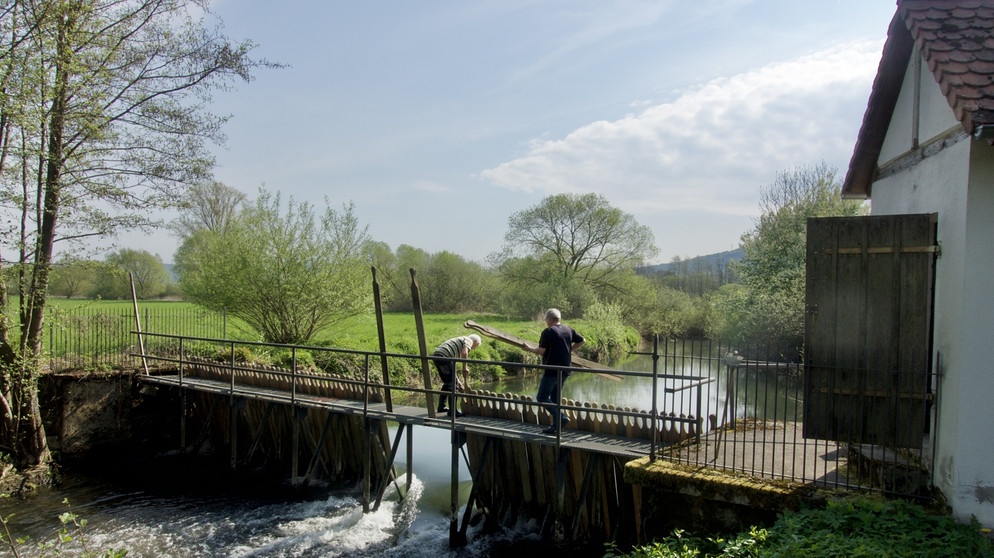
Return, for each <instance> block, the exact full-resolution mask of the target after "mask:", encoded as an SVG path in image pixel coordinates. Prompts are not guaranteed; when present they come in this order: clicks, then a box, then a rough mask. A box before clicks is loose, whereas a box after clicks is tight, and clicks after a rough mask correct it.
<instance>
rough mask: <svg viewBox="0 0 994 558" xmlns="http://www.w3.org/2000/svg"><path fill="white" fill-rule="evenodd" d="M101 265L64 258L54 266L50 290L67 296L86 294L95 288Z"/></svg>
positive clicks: (55, 293) (52, 292) (54, 293)
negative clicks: (97, 271) (98, 269)
mask: <svg viewBox="0 0 994 558" xmlns="http://www.w3.org/2000/svg"><path fill="white" fill-rule="evenodd" d="M99 266H100V264H99V262H93V261H87V260H76V259H73V258H71V257H66V258H63V259H62V260H60V261H59V262H58V263H56V264H54V265H53V267H52V279H51V283H50V288H49V292H50V293H51V294H53V295H57V296H64V297H66V298H73V297H77V296H82V295H84V294H86V293H87V292H89V291H90V290H91V289H92V288H93V285H94V283H95V281H96V275H97V273H96V270H97V268H98V267H99Z"/></svg>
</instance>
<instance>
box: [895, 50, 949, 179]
mask: <svg viewBox="0 0 994 558" xmlns="http://www.w3.org/2000/svg"><path fill="white" fill-rule="evenodd" d="M916 56H918V51H917V50H916V51H915V52H913V53H912V56H911V58H912V60H914V58H915V57H916ZM920 80H921V83H920V84H919V85H918V145H927V144H929V143H930V142H932V141H933V140H934V139H936V138H937V137H941V136H943V135H945V134H946V133H947V132H949V131H950V130H956V129H959V126H960V124H959V122H958V121H957V120H956V117H955V116H954V115H953V111H952V109H950V108H949V102H948V101H947V100H946V98H945V96H944V95H943V94H942V90H941V89H940V88H939V84H938V82H936V81H935V79H934V78H933V77H932V74H931V72H930V71H929V69H928V66H927V65H925V63H924V62H922V68H921V74H920ZM914 87H915V69H914V66H913V64H911V63H909V64H908V67H907V69H906V70H905V71H904V82H903V83H902V85H901V93H900V94H899V95H898V97H897V102H896V103H895V105H894V114H893V116H891V120H890V126H889V127H888V129H887V135H886V136H884V143H883V145H882V146H881V148H880V157H879V159H878V160H877V162H878V164H879V165H880V166H881V167H883V166H886V165H887V163H888V162H890V161H892V160H894V159H896V158H898V157H900V156H902V155H904V154H906V153H907V152H908V151H909V150H911V149H913V148H914V147H915V145H914V121H915V110H914V108H915V102H914V101H915V96H914Z"/></svg>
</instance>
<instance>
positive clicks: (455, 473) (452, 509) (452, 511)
mask: <svg viewBox="0 0 994 558" xmlns="http://www.w3.org/2000/svg"><path fill="white" fill-rule="evenodd" d="M450 408H451V409H453V410H455V408H456V406H455V400H453V401H452V406H451V407H450ZM449 434H450V438H449V439H450V441H451V442H452V486H451V490H450V491H449V495H450V496H451V498H450V501H449V548H458V547H461V546H466V534H465V533H461V532H460V531H459V515H458V511H459V446H460V443H459V438H460V433H459V432H456V431H455V430H452V431H450V432H449ZM462 436H465V434H463V435H462Z"/></svg>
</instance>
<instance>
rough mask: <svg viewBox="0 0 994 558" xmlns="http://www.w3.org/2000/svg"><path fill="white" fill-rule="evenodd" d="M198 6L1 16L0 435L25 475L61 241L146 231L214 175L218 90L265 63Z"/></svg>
mask: <svg viewBox="0 0 994 558" xmlns="http://www.w3.org/2000/svg"><path fill="white" fill-rule="evenodd" d="M202 8H203V3H202V2H200V1H196V0H136V1H133V2H118V1H115V0H71V1H67V0H11V1H8V2H5V3H4V5H3V7H2V8H0V37H2V38H0V41H2V42H0V87H2V89H3V94H2V95H0V200H2V203H0V208H2V209H0V211H3V212H4V217H5V219H4V221H3V222H5V223H12V224H13V225H12V226H9V227H7V228H3V229H0V250H2V252H3V254H2V257H0V261H3V262H13V263H12V264H11V265H12V266H13V267H14V268H15V269H16V271H17V273H18V277H17V281H16V291H17V293H18V294H19V295H20V297H19V300H20V307H19V308H18V309H17V314H16V316H10V315H8V314H7V313H6V312H7V296H8V291H7V289H6V288H4V289H3V290H2V291H0V308H2V311H3V312H4V313H3V314H2V315H0V414H2V418H0V421H2V422H0V438H2V442H3V446H4V447H5V449H6V451H9V452H10V453H11V454H12V456H13V457H14V460H15V463H16V464H17V465H18V466H19V467H22V468H24V467H28V466H32V465H36V464H42V463H45V462H47V461H48V460H49V458H50V455H49V451H48V445H47V442H46V436H45V429H44V426H43V424H42V420H41V416H42V413H41V406H40V402H39V399H38V375H39V373H40V362H39V359H40V357H41V355H42V342H43V335H42V333H43V317H44V315H45V306H46V297H47V294H48V288H49V284H50V282H51V276H50V274H51V268H52V263H53V253H54V247H55V245H56V243H57V242H58V243H60V245H64V246H65V248H64V251H65V252H69V251H71V250H72V246H71V244H72V243H73V242H78V241H80V240H81V239H84V238H87V237H92V236H103V235H111V234H115V233H117V232H119V231H123V230H127V229H131V228H135V227H143V226H152V225H155V224H156V221H155V219H154V218H153V216H154V212H155V210H157V209H160V208H164V207H169V206H173V205H175V204H176V203H177V201H178V200H179V199H180V197H181V194H182V192H183V190H184V189H185V188H186V187H188V185H190V184H193V183H196V182H199V181H203V180H205V179H207V178H208V175H209V172H210V168H211V165H212V163H213V159H212V157H211V156H210V154H209V151H208V150H207V148H206V144H207V142H209V141H218V142H219V141H222V140H223V135H222V133H221V125H222V124H223V123H224V121H225V118H219V117H216V116H214V115H211V114H210V113H209V112H208V111H207V109H206V107H207V103H208V102H209V101H210V94H211V90H212V89H213V88H215V87H227V85H228V84H229V83H230V82H232V81H233V80H235V79H242V80H249V79H250V72H251V70H253V69H255V68H258V67H260V66H265V65H268V64H267V63H264V62H255V61H253V60H251V59H250V58H249V57H248V53H249V51H250V50H251V49H252V47H253V45H252V44H251V43H248V42H246V43H241V44H234V43H232V42H230V41H229V40H228V39H227V38H226V37H224V36H223V35H222V34H221V33H220V31H219V27H214V28H211V27H208V26H207V25H205V22H204V20H203V19H195V17H194V15H195V14H198V13H203V11H202Z"/></svg>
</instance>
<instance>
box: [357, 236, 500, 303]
mask: <svg viewBox="0 0 994 558" xmlns="http://www.w3.org/2000/svg"><path fill="white" fill-rule="evenodd" d="M366 253H367V257H368V258H370V261H372V262H373V265H375V266H376V268H377V278H378V280H379V282H380V293H381V297H382V298H383V306H384V308H386V309H388V310H391V311H395V312H408V311H410V310H411V274H410V270H411V269H414V271H415V272H416V274H417V279H418V286H419V287H420V289H421V308H422V310H424V311H426V312H468V311H477V312H485V311H488V310H493V309H496V303H495V301H496V297H497V277H496V275H495V274H494V273H493V272H492V271H490V270H487V269H484V268H483V266H481V265H480V264H478V263H476V262H472V261H468V260H466V259H465V258H463V257H462V256H459V255H457V254H453V253H452V252H448V251H442V252H437V253H435V254H429V253H428V252H426V251H425V250H422V249H420V248H414V247H413V246H409V245H406V244H402V245H400V246H399V247H398V248H397V254H396V255H394V254H393V253H392V252H390V248H389V246H387V245H386V244H383V243H372V244H371V245H369V246H367V247H366Z"/></svg>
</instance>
